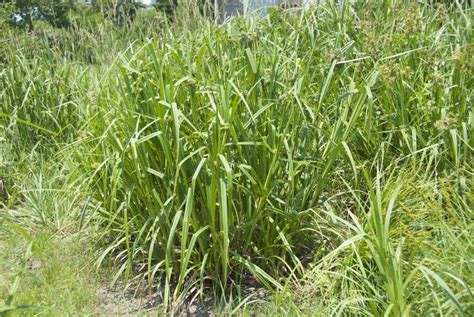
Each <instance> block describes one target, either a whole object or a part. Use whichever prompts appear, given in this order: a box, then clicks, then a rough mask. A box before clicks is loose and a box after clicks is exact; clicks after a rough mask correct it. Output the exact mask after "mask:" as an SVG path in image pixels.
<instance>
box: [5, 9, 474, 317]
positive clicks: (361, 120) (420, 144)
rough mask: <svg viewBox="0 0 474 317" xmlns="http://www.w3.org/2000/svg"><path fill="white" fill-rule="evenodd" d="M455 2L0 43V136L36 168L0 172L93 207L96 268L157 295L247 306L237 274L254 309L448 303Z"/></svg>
mask: <svg viewBox="0 0 474 317" xmlns="http://www.w3.org/2000/svg"><path fill="white" fill-rule="evenodd" d="M144 17H145V16H142V17H141V18H143V19H144ZM471 17H472V11H471V9H468V8H467V7H462V6H459V5H453V6H451V7H446V6H430V5H414V4H413V5H408V4H405V3H404V2H400V1H393V3H392V2H384V4H377V3H375V2H370V3H366V2H363V1H360V2H356V3H355V4H353V5H349V4H345V5H332V4H327V5H319V6H314V7H313V8H311V9H309V10H305V11H303V10H301V11H300V10H292V11H278V10H275V11H273V12H272V13H271V14H270V15H269V16H268V17H266V18H256V19H243V18H235V19H232V20H230V21H228V22H226V23H225V24H221V25H218V24H216V23H214V22H208V21H205V20H202V19H197V20H193V21H191V22H189V21H188V22H189V23H184V22H183V23H182V24H181V22H176V23H175V24H174V25H172V26H169V24H167V23H165V24H163V28H162V29H161V30H160V32H159V33H156V32H151V31H150V30H148V29H147V28H146V27H143V28H142V27H138V26H137V27H136V28H135V27H133V26H132V27H131V28H130V29H128V31H127V32H126V33H125V34H124V35H123V36H122V37H120V36H118V35H117V34H115V33H111V34H112V35H110V36H111V39H112V40H110V39H109V40H107V41H104V43H102V44H101V43H94V44H91V45H94V47H97V49H99V48H102V49H104V53H103V54H98V53H97V52H95V53H97V55H100V56H96V57H94V62H91V61H89V62H87V58H86V57H87V56H85V55H82V54H83V53H77V55H74V54H70V55H68V56H67V57H65V55H64V54H62V53H61V52H59V51H57V52H55V53H54V54H52V55H50V57H49V58H50V61H51V63H52V64H53V65H55V66H57V67H56V68H55V69H54V70H49V65H46V64H45V63H44V62H43V61H42V60H40V59H39V58H35V57H33V58H27V57H26V56H22V55H19V56H17V57H13V56H9V57H8V58H7V60H8V61H9V62H8V67H7V69H6V70H5V71H4V72H3V73H2V75H1V77H0V84H1V86H0V87H1V89H2V90H1V93H2V94H1V98H2V100H3V101H4V102H3V103H2V105H1V106H0V109H1V110H2V112H1V115H2V117H1V120H2V121H1V124H2V126H3V127H5V130H4V131H5V132H4V134H5V136H6V138H4V140H6V139H7V138H8V139H9V140H10V141H9V142H6V143H8V147H9V148H11V149H13V151H14V154H10V155H9V156H8V157H9V160H10V161H12V162H14V164H18V162H19V161H21V160H20V158H22V157H25V155H26V154H25V153H24V152H22V147H26V146H29V148H33V149H34V152H35V153H39V154H38V157H39V158H40V159H39V161H38V162H43V161H45V160H47V162H48V165H50V166H48V167H42V165H41V164H38V165H39V166H41V168H39V170H40V171H44V172H45V173H47V174H48V175H49V176H48V178H47V182H51V183H50V184H47V185H45V183H44V181H43V179H42V178H38V177H32V178H31V180H30V181H31V183H29V182H25V181H22V180H19V179H18V178H15V177H10V178H9V184H10V185H9V188H15V189H16V192H17V193H18V197H19V198H18V203H19V205H20V207H18V208H15V209H14V211H15V212H16V213H18V212H21V211H23V214H24V215H26V216H27V217H28V218H29V219H33V221H35V222H39V223H41V225H42V226H52V227H53V228H55V230H58V231H69V230H70V232H75V231H74V227H76V228H79V229H80V230H79V231H81V230H83V229H84V227H87V226H89V225H94V226H95V225H97V226H98V227H99V228H100V234H99V237H98V239H97V241H98V248H99V249H100V250H101V252H100V255H99V256H97V258H96V261H97V263H98V264H100V265H103V266H104V265H105V266H107V265H109V264H110V263H111V262H114V264H115V265H116V270H115V272H114V273H115V277H114V279H113V282H115V281H117V280H119V279H122V278H123V279H124V280H125V282H126V284H127V285H136V284H134V283H139V285H144V284H146V285H147V286H148V290H149V291H150V292H152V291H153V292H154V291H157V292H158V294H159V298H160V303H161V304H162V305H163V307H164V309H168V310H171V311H173V312H179V311H181V309H183V308H182V307H180V306H179V305H180V304H183V303H185V302H186V303H193V302H194V301H195V300H199V299H200V300H203V301H205V300H206V298H207V297H208V296H211V297H212V298H213V299H215V300H217V301H219V300H220V299H222V300H223V302H224V305H223V307H225V308H222V309H223V310H224V311H225V312H227V310H229V311H230V312H241V313H242V314H246V313H248V312H255V311H259V309H261V308H262V306H261V301H262V299H255V300H254V299H253V297H252V295H253V294H251V296H250V297H246V296H247V292H246V290H247V289H249V288H251V287H254V286H255V285H258V287H260V286H263V287H265V288H266V289H267V290H268V291H269V294H270V295H271V298H272V300H273V304H272V305H271V307H267V306H265V307H266V308H265V309H269V311H271V312H272V313H281V314H300V313H304V314H311V313H314V310H315V309H317V311H318V313H319V312H320V313H321V315H351V314H356V315H357V314H361V315H374V316H381V315H384V316H405V315H409V314H416V315H417V314H446V315H451V314H459V315H465V316H468V315H470V312H472V310H473V309H474V308H473V305H472V301H473V299H474V298H473V297H472V285H473V280H472V278H471V277H470V276H472V261H473V259H472V243H471V242H470V241H471V240H472V205H473V200H472V199H473V197H472V186H473V183H472V179H473V165H472V158H473V147H474V143H473V142H474V141H473V133H474V132H473V131H474V114H473V111H472V91H473V90H472V88H473V82H472V78H471V77H472V76H470V74H469V72H468V71H469V70H470V69H472V62H473V60H472V56H471V54H470V52H471V51H472V45H473V43H472V34H471V33H472V28H471V20H472V19H471ZM178 20H179V21H181V20H180V19H177V21H178ZM191 25H192V26H193V27H190V26H191ZM145 26H146V25H145ZM196 26H198V27H196ZM157 34H159V36H156V35H157ZM147 35H150V37H148V36H147ZM133 36H135V37H136V38H137V39H138V40H137V41H136V42H132V41H131V40H130V39H131V38H132V37H133ZM81 41H82V38H79V43H78V45H79V47H80V45H82V44H84V43H90V42H89V41H91V39H90V38H87V37H85V38H84V39H83V41H84V42H81ZM107 50H108V51H107ZM110 52H113V53H115V54H114V56H111V53H110ZM7 55H8V54H7ZM86 55H87V54H86ZM24 91H26V92H27V93H23V92H24ZM49 144H51V145H52V147H51V148H52V149H53V150H51V149H47V148H46V147H47V146H48V145H49ZM10 161H9V164H12V163H11V162H10ZM16 166H18V165H16ZM20 174H21V173H20ZM65 175H67V176H65ZM12 183H13V184H12ZM31 187H33V188H36V189H39V190H37V191H34V190H33V191H30V190H28V189H26V188H31ZM46 188H49V189H54V190H53V191H51V192H48V191H45V190H44V189H46ZM62 191H64V192H65V193H67V195H65V194H61V192H62ZM54 193H57V194H54ZM8 195H9V194H8ZM4 196H5V195H4ZM43 199H45V200H46V201H49V202H50V203H43V202H42V201H43ZM21 204H25V205H26V206H29V207H31V208H26V209H25V208H22V207H21ZM63 205H67V206H70V210H71V211H70V212H68V213H63V210H62V208H61V206H63ZM5 206H7V208H9V209H10V212H13V211H12V210H11V209H12V204H5ZM38 215H40V216H38ZM84 219H87V221H86V222H84ZM65 228H67V229H65ZM235 298H237V299H238V300H237V301H235ZM243 298H246V299H245V300H244V299H243ZM234 304H235V305H234ZM255 305H257V306H255Z"/></svg>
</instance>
